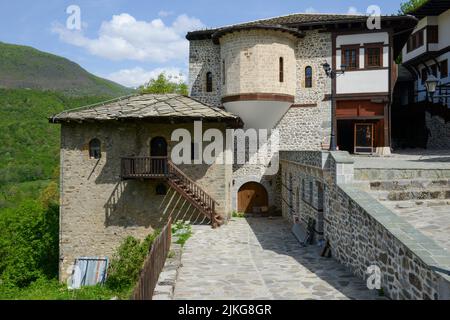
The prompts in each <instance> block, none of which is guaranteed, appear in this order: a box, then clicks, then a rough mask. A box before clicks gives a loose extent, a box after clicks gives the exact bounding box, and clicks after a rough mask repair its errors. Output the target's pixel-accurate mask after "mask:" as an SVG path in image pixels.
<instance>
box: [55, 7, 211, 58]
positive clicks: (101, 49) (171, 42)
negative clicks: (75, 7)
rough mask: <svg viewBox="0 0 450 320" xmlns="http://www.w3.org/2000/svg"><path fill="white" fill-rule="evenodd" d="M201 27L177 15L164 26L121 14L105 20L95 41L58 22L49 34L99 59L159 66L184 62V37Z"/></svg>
mask: <svg viewBox="0 0 450 320" xmlns="http://www.w3.org/2000/svg"><path fill="white" fill-rule="evenodd" d="M201 28H204V25H203V23H202V22H201V21H200V20H199V19H196V18H193V17H189V16H187V15H185V14H182V15H179V16H178V17H177V18H176V19H175V21H174V22H173V23H172V25H165V24H164V22H163V20H162V19H160V18H158V19H154V20H152V21H149V22H146V21H139V20H136V19H135V18H134V17H133V16H131V15H129V14H127V13H122V14H120V15H114V16H113V17H112V19H111V20H110V21H104V22H103V23H102V25H101V27H100V29H99V31H98V37H97V38H89V37H86V36H85V35H84V33H83V30H81V31H76V30H68V29H67V28H65V27H64V26H63V25H61V24H58V23H55V24H54V25H53V27H52V32H54V33H56V34H58V35H59V38H60V40H61V41H63V42H66V43H69V44H71V45H74V46H77V47H82V48H85V49H86V50H88V51H89V52H90V53H91V54H93V55H95V56H99V57H102V58H107V59H110V60H115V61H119V60H135V61H141V62H159V63H162V62H167V61H170V60H186V59H187V55H188V51H189V50H188V49H189V43H188V41H187V40H186V39H185V35H186V33H187V32H188V31H192V30H196V29H201Z"/></svg>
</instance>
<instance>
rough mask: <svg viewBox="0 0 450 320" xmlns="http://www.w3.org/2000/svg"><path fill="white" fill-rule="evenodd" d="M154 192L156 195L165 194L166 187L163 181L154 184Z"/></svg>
mask: <svg viewBox="0 0 450 320" xmlns="http://www.w3.org/2000/svg"><path fill="white" fill-rule="evenodd" d="M155 193H156V195H157V196H165V195H166V194H167V187H166V185H165V184H164V183H160V184H158V185H157V186H156V189H155Z"/></svg>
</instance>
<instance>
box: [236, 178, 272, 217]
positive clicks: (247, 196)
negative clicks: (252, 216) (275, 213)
mask: <svg viewBox="0 0 450 320" xmlns="http://www.w3.org/2000/svg"><path fill="white" fill-rule="evenodd" d="M268 205H269V201H268V195H267V191H266V189H265V188H264V186H262V185H261V184H259V183H257V182H249V183H246V184H244V185H243V186H242V187H241V189H239V192H238V211H239V212H243V213H263V212H267V211H268V209H269V208H268Z"/></svg>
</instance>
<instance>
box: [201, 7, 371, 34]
mask: <svg viewBox="0 0 450 320" xmlns="http://www.w3.org/2000/svg"><path fill="white" fill-rule="evenodd" d="M297 15H305V16H306V15H309V16H314V15H316V16H343V17H364V16H366V15H364V14H346V13H321V12H317V13H313V12H297V13H289V14H285V15H279V16H273V17H268V18H261V19H256V20H250V21H245V22H237V23H234V24H229V25H224V26H218V27H212V28H205V29H204V30H205V31H207V30H215V29H223V28H228V27H234V26H238V25H241V24H247V23H255V22H260V21H266V20H272V19H277V18H285V17H290V16H297Z"/></svg>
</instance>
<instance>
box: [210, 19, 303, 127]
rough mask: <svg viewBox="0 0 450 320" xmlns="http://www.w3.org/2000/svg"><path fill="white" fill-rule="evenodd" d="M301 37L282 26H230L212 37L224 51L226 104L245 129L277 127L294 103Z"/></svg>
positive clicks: (223, 91) (223, 98)
mask: <svg viewBox="0 0 450 320" xmlns="http://www.w3.org/2000/svg"><path fill="white" fill-rule="evenodd" d="M300 36H301V34H300V33H298V32H296V31H294V30H292V29H287V28H284V27H279V26H244V27H231V28H228V29H224V30H221V31H219V32H218V33H216V34H215V35H214V36H213V39H214V40H215V41H216V43H220V48H221V49H220V53H221V64H222V65H221V68H222V70H221V71H222V72H221V73H222V102H223V105H224V107H225V109H226V110H227V111H229V112H231V113H233V114H236V115H239V116H240V117H241V119H242V120H243V121H244V124H245V128H255V129H271V128H274V127H275V125H276V123H277V122H278V121H279V120H280V119H281V118H282V117H283V115H284V114H285V113H286V112H287V111H288V109H289V107H290V106H291V105H292V104H293V103H294V97H295V88H296V59H295V47H296V43H297V41H298V37H300Z"/></svg>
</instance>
